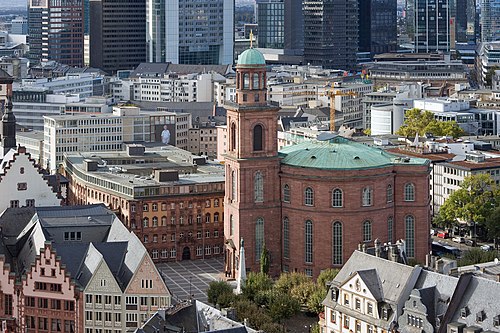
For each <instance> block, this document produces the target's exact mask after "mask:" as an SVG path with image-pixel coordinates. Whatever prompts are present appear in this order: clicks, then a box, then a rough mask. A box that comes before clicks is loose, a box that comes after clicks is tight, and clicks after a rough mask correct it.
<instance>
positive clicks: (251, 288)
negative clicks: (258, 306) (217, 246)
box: [242, 272, 274, 301]
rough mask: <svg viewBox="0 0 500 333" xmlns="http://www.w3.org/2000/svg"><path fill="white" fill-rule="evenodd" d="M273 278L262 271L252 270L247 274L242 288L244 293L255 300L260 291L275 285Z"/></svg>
mask: <svg viewBox="0 0 500 333" xmlns="http://www.w3.org/2000/svg"><path fill="white" fill-rule="evenodd" d="M273 284H274V282H273V279H271V277H269V275H267V274H265V273H262V272H258V273H255V272H250V273H248V275H247V279H246V281H245V285H244V287H243V288H242V292H243V295H244V296H245V297H246V298H248V299H249V300H251V301H253V300H254V299H255V296H256V295H257V293H259V292H260V291H266V290H270V289H271V288H272V287H273Z"/></svg>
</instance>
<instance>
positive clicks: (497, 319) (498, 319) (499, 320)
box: [493, 315, 500, 326]
mask: <svg viewBox="0 0 500 333" xmlns="http://www.w3.org/2000/svg"><path fill="white" fill-rule="evenodd" d="M493 326H500V315H496V316H495V317H493Z"/></svg>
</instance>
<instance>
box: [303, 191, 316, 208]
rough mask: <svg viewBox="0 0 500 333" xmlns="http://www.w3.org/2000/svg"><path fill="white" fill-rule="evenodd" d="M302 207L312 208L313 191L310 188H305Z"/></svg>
mask: <svg viewBox="0 0 500 333" xmlns="http://www.w3.org/2000/svg"><path fill="white" fill-rule="evenodd" d="M304 205H306V206H314V191H313V189H312V188H310V187H306V189H305V191H304Z"/></svg>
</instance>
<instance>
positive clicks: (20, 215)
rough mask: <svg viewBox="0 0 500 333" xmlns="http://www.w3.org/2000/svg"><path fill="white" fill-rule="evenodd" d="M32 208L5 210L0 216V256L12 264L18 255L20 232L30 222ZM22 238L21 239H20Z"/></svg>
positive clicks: (33, 210) (32, 212)
mask: <svg viewBox="0 0 500 333" xmlns="http://www.w3.org/2000/svg"><path fill="white" fill-rule="evenodd" d="M34 212H35V208H34V207H20V208H7V209H6V210H4V211H3V212H2V214H1V215H0V228H1V235H2V237H0V254H3V255H5V258H6V261H7V262H9V263H11V264H12V258H13V257H16V256H17V255H18V252H19V251H20V250H21V244H20V243H22V242H19V239H18V238H19V236H20V235H21V232H22V231H23V230H24V228H26V226H27V225H28V224H29V222H30V221H31V218H32V217H33V214H34ZM21 238H22V237H21Z"/></svg>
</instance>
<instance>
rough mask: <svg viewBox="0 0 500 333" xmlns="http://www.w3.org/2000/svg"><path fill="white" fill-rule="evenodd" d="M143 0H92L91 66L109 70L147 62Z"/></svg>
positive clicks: (144, 6)
mask: <svg viewBox="0 0 500 333" xmlns="http://www.w3.org/2000/svg"><path fill="white" fill-rule="evenodd" d="M145 21H146V3H145V1H144V0H90V66H92V67H97V68H100V69H102V70H104V71H107V72H110V73H111V72H115V71H117V70H120V69H133V68H135V67H137V66H138V65H139V64H140V63H141V62H145V61H146V24H145Z"/></svg>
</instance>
